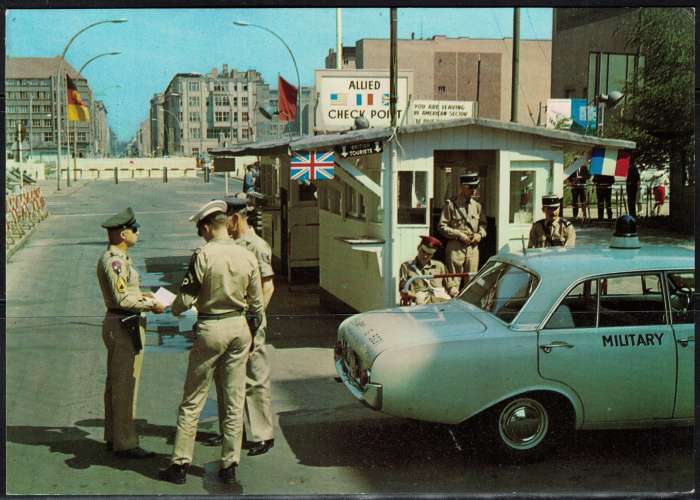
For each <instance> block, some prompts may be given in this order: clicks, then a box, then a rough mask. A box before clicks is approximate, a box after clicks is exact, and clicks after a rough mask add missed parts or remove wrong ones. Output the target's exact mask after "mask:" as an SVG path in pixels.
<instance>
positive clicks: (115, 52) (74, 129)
mask: <svg viewBox="0 0 700 500" xmlns="http://www.w3.org/2000/svg"><path fill="white" fill-rule="evenodd" d="M119 54H121V52H120V51H113V52H102V53H101V54H97V55H96V56H95V57H92V58H90V59H88V60H87V61H86V62H85V64H83V65H82V66H81V67H80V69H79V70H78V77H80V76H82V74H83V70H84V69H85V68H86V67H87V66H88V65H89V64H90V63H91V62H93V61H94V60H95V59H99V58H100V57H105V56H118V55H119ZM93 99H94V96H93ZM93 99H90V115H91V116H92V119H91V121H92V123H93V126H92V127H91V128H92V129H93V135H94V130H95V127H94V123H95V117H94V113H93V111H94V109H95V108H94V106H93V105H92V101H93ZM73 133H74V134H75V135H76V136H77V134H78V131H77V125H76V124H75V123H73ZM74 140H75V142H74V143H73V144H74V147H73V180H75V181H77V180H78V179H77V177H76V176H77V172H76V165H75V158H76V157H77V153H78V151H77V145H78V138H77V137H74ZM91 149H92V148H91Z"/></svg>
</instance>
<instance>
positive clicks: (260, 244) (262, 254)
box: [233, 229, 275, 279]
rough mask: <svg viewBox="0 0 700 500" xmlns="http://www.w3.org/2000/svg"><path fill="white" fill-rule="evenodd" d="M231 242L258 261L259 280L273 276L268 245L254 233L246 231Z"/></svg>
mask: <svg viewBox="0 0 700 500" xmlns="http://www.w3.org/2000/svg"><path fill="white" fill-rule="evenodd" d="M233 241H234V243H236V244H237V245H240V246H242V247H243V248H245V249H247V250H250V251H251V252H252V253H253V255H255V259H256V260H257V261H258V266H259V268H260V269H259V271H260V279H264V278H270V277H272V276H274V275H275V272H274V271H273V270H272V250H271V249H270V245H268V244H267V241H265V240H264V239H262V238H261V237H260V236H258V235H257V234H255V231H253V230H252V229H250V230H249V231H246V233H245V234H244V235H243V236H241V237H240V238H238V239H234V240H233Z"/></svg>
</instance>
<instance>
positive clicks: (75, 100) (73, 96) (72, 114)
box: [66, 75, 90, 122]
mask: <svg viewBox="0 0 700 500" xmlns="http://www.w3.org/2000/svg"><path fill="white" fill-rule="evenodd" d="M66 85H67V86H68V121H71V122H89V121H90V112H89V111H88V108H87V106H86V105H85V103H84V102H83V99H82V97H80V93H79V92H78V88H77V87H76V86H75V82H74V81H73V80H71V77H70V76H68V75H66Z"/></svg>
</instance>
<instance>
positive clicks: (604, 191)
mask: <svg viewBox="0 0 700 500" xmlns="http://www.w3.org/2000/svg"><path fill="white" fill-rule="evenodd" d="M595 195H596V197H597V198H598V219H599V220H603V209H605V211H606V212H607V214H608V219H611V220H612V186H599V187H596V190H595Z"/></svg>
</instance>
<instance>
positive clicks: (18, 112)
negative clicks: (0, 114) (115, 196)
mask: <svg viewBox="0 0 700 500" xmlns="http://www.w3.org/2000/svg"><path fill="white" fill-rule="evenodd" d="M58 64H59V58H58V57H6V58H5V149H6V152H7V155H8V156H12V157H18V156H19V155H18V141H17V131H18V127H19V128H21V129H22V130H23V134H26V139H25V140H24V141H23V142H21V143H20V144H19V148H20V150H21V153H22V156H23V157H27V156H28V155H30V156H32V157H33V158H39V159H46V160H48V161H52V160H55V157H56V149H57V148H56V141H57V129H56V127H57V121H56V115H57V113H56V81H55V80H56V71H57V70H58ZM66 73H67V74H68V75H70V77H71V78H72V79H73V80H74V81H75V84H76V87H77V89H78V92H80V95H81V97H82V99H83V101H84V102H85V103H86V104H87V106H88V109H89V110H90V114H91V118H92V116H93V115H96V114H98V115H99V113H101V112H102V111H104V115H103V117H102V118H104V119H105V121H106V109H105V108H104V104H100V109H99V110H97V112H96V109H95V108H96V106H95V105H93V95H92V91H91V89H90V87H89V85H88V83H87V80H86V79H85V78H83V77H81V76H79V75H78V73H77V71H76V70H75V68H73V67H72V66H71V65H70V64H69V63H68V62H64V63H63V75H65V74H66ZM61 80H62V84H61V86H60V90H61V92H63V94H62V96H61V111H62V118H61V124H62V125H61V130H62V134H61V142H62V143H63V148H64V151H65V148H66V146H68V145H70V149H71V151H72V150H73V149H74V148H75V147H76V146H77V149H76V151H77V156H78V157H87V156H91V155H93V154H95V151H96V150H99V151H107V144H106V142H102V139H103V138H104V134H102V135H96V134H95V128H96V127H95V125H94V124H93V123H92V121H93V120H92V119H91V121H90V122H67V121H66V99H65V95H66V94H65V77H63V78H61ZM98 119H100V118H98ZM67 125H68V127H67ZM103 128H104V127H103Z"/></svg>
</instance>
